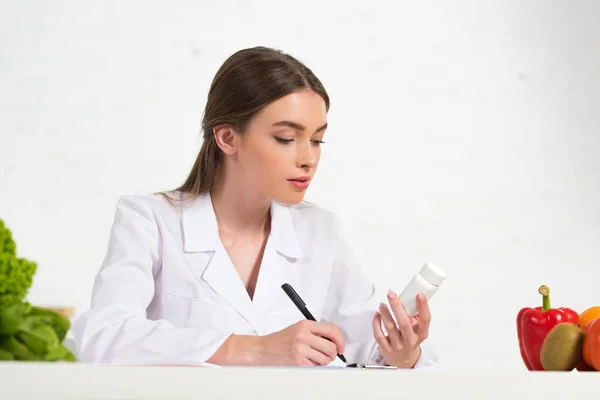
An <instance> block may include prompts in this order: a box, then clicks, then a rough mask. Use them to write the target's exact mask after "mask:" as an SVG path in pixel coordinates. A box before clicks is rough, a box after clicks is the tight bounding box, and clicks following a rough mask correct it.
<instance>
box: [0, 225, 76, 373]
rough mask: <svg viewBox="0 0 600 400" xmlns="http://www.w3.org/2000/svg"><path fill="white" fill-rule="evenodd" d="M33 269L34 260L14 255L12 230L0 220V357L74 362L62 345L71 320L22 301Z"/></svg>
mask: <svg viewBox="0 0 600 400" xmlns="http://www.w3.org/2000/svg"><path fill="white" fill-rule="evenodd" d="M36 270H37V264H36V263H35V262H32V261H29V260H26V259H24V258H17V252H16V244H15V242H14V240H13V238H12V233H11V231H10V230H9V229H8V228H7V227H6V226H5V224H4V222H3V221H2V220H0V360H5V361H6V360H19V361H68V362H74V361H75V356H74V355H73V354H72V353H71V352H70V351H69V350H68V349H67V348H66V347H65V346H64V345H63V344H62V341H63V340H64V339H65V336H66V334H67V332H68V331H69V328H70V327H71V322H70V321H69V320H68V319H67V318H65V317H63V316H62V315H60V314H58V313H57V312H54V311H51V310H47V309H45V308H41V307H34V306H32V305H31V304H29V303H28V302H27V301H26V300H25V296H26V295H27V291H28V290H29V287H30V286H31V284H32V281H33V276H34V274H35V272H36Z"/></svg>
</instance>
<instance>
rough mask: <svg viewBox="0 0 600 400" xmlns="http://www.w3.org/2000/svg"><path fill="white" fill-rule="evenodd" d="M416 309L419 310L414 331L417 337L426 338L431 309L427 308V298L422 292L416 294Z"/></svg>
mask: <svg viewBox="0 0 600 400" xmlns="http://www.w3.org/2000/svg"><path fill="white" fill-rule="evenodd" d="M417 310H418V311H419V319H418V321H417V324H416V326H415V331H416V332H417V336H418V337H419V339H420V340H421V341H423V340H425V339H427V336H429V324H430V323H431V311H430V310H429V304H428V302H427V298H426V297H425V296H424V295H423V294H422V293H420V294H419V295H418V296H417Z"/></svg>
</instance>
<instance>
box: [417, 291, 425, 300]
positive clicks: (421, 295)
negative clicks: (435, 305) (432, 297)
mask: <svg viewBox="0 0 600 400" xmlns="http://www.w3.org/2000/svg"><path fill="white" fill-rule="evenodd" d="M417 297H418V298H419V300H420V301H425V300H427V299H426V298H425V295H424V294H423V293H419V294H418V295H417Z"/></svg>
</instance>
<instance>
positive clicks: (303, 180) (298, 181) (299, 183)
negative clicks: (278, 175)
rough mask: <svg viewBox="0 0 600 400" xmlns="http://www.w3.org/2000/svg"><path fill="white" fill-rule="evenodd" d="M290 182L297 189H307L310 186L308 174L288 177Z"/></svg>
mask: <svg viewBox="0 0 600 400" xmlns="http://www.w3.org/2000/svg"><path fill="white" fill-rule="evenodd" d="M288 182H289V183H291V184H292V186H293V187H295V188H296V189H299V190H305V189H306V188H307V187H308V184H309V182H310V178H309V177H308V176H300V177H298V178H294V179H288Z"/></svg>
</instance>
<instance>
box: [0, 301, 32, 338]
mask: <svg viewBox="0 0 600 400" xmlns="http://www.w3.org/2000/svg"><path fill="white" fill-rule="evenodd" d="M26 310H27V306H26V304H25V303H17V304H13V305H12V306H10V307H7V308H0V335H14V334H15V333H17V332H18V331H19V328H20V326H21V324H22V323H23V320H24V318H25V312H26Z"/></svg>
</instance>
